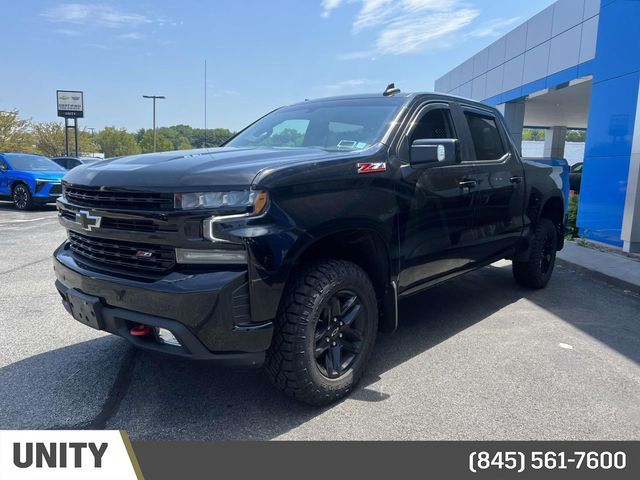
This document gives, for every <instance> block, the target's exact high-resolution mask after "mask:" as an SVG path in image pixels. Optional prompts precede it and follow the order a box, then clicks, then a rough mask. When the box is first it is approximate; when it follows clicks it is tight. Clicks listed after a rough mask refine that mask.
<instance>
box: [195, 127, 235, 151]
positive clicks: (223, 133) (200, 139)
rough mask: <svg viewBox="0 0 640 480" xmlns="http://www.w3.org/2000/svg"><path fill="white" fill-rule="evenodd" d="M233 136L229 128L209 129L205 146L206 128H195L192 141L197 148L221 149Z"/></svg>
mask: <svg viewBox="0 0 640 480" xmlns="http://www.w3.org/2000/svg"><path fill="white" fill-rule="evenodd" d="M233 135H234V134H233V132H232V131H231V130H229V129H227V128H207V139H206V144H205V135H204V128H194V129H193V133H192V136H191V138H190V141H191V145H193V146H194V147H195V148H202V147H219V146H220V145H222V144H223V143H224V142H225V141H227V140H229V139H230V138H231V137H232V136H233Z"/></svg>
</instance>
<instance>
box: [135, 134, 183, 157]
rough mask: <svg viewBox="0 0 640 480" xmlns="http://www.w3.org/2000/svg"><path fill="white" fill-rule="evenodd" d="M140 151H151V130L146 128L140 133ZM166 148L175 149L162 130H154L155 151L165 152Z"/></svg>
mask: <svg viewBox="0 0 640 480" xmlns="http://www.w3.org/2000/svg"><path fill="white" fill-rule="evenodd" d="M139 146H140V150H141V151H142V153H151V152H153V130H147V131H145V132H144V134H143V135H142V140H140V143H139ZM168 150H175V148H173V144H172V143H171V140H169V139H168V138H167V137H166V136H165V135H164V134H163V133H162V132H160V131H157V132H156V152H166V151H168Z"/></svg>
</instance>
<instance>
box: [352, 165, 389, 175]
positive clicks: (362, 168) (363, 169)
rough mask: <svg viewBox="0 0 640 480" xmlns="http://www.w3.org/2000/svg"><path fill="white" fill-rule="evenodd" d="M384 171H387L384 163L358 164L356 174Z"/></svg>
mask: <svg viewBox="0 0 640 480" xmlns="http://www.w3.org/2000/svg"><path fill="white" fill-rule="evenodd" d="M386 170H387V163H386V162H379V163H359V164H358V173H375V172H385V171H386Z"/></svg>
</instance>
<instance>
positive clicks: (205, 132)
mask: <svg viewBox="0 0 640 480" xmlns="http://www.w3.org/2000/svg"><path fill="white" fill-rule="evenodd" d="M202 146H203V147H204V148H207V61H206V60H205V61H204V145H202Z"/></svg>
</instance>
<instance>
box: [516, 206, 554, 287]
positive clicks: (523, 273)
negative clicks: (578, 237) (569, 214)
mask: <svg viewBox="0 0 640 480" xmlns="http://www.w3.org/2000/svg"><path fill="white" fill-rule="evenodd" d="M557 249H558V232H557V231H556V228H555V226H554V225H553V222H552V221H551V220H549V219H548V218H541V219H540V221H539V222H538V225H537V226H536V229H535V232H534V234H533V239H532V241H531V255H530V257H529V260H528V261H526V262H513V277H514V278H515V280H516V282H518V283H519V284H520V285H522V286H523V287H527V288H534V289H540V288H544V287H545V286H546V285H547V283H548V282H549V279H550V278H551V274H552V273H553V267H554V265H555V262H556V251H557Z"/></svg>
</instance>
